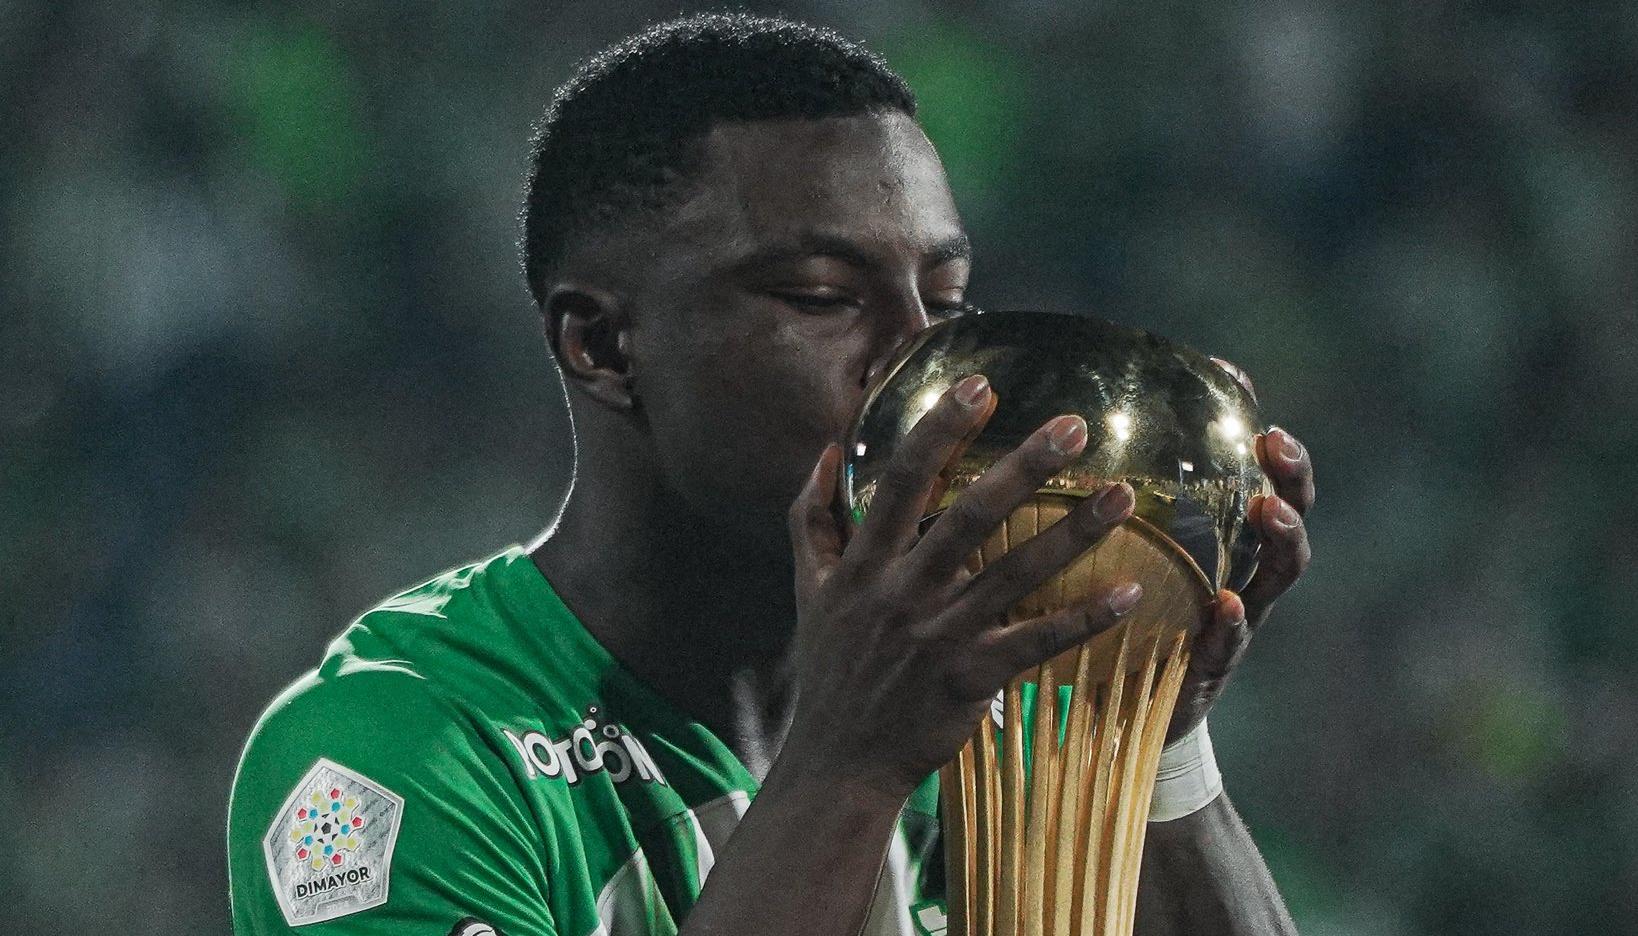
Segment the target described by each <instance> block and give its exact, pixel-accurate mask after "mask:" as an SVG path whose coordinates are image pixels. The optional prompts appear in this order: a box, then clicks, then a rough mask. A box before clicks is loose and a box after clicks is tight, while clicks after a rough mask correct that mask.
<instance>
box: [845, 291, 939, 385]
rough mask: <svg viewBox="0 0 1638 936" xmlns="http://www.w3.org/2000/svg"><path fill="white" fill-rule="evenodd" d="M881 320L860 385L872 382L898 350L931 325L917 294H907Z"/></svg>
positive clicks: (895, 356)
mask: <svg viewBox="0 0 1638 936" xmlns="http://www.w3.org/2000/svg"><path fill="white" fill-rule="evenodd" d="M881 319H882V324H881V326H880V327H879V328H878V329H877V333H876V335H875V341H874V342H873V344H874V347H873V348H872V351H873V352H874V353H873V354H872V356H871V361H870V366H869V367H867V368H865V373H864V376H863V378H862V379H861V380H860V381H859V385H860V386H862V387H868V386H870V385H872V384H873V383H875V381H876V379H877V378H879V377H880V376H881V375H882V372H883V371H885V370H887V368H888V366H889V365H890V364H892V363H893V361H894V359H895V358H897V357H898V356H899V352H900V351H902V350H903V349H904V348H905V346H906V345H908V344H909V343H910V342H911V341H913V340H914V339H915V337H916V336H917V335H919V334H921V333H922V332H923V331H924V330H926V329H927V327H928V326H930V325H932V324H933V320H932V317H931V316H929V315H928V314H927V307H926V306H925V305H923V304H922V302H921V297H920V296H911V297H907V298H906V300H905V301H903V302H901V303H898V304H897V307H896V308H894V309H892V310H891V311H889V312H888V313H887V314H884V315H883V316H882V317H881Z"/></svg>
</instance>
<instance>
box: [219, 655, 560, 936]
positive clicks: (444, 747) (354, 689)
mask: <svg viewBox="0 0 1638 936" xmlns="http://www.w3.org/2000/svg"><path fill="white" fill-rule="evenodd" d="M470 725H471V720H470V719H469V718H467V717H465V716H464V715H463V713H462V711H461V710H460V709H459V708H457V707H456V706H455V705H454V704H452V703H451V702H449V701H447V700H446V699H444V698H443V697H441V696H440V695H439V694H438V693H437V692H436V691H435V689H434V687H433V685H432V683H431V682H430V681H429V680H427V679H425V678H423V676H422V675H421V674H419V673H417V672H416V671H415V670H414V669H413V668H411V667H410V666H408V665H406V664H403V663H401V662H391V661H375V662H367V661H362V660H357V659H351V658H348V659H344V660H340V661H337V660H335V659H334V658H332V660H329V661H327V662H326V665H325V667H322V668H320V669H319V670H315V671H314V672H312V673H309V674H307V675H305V676H303V677H302V678H301V679H300V680H297V681H296V683H294V684H293V685H292V686H291V687H290V688H289V689H287V690H285V691H284V692H283V693H281V694H280V695H279V696H278V698H277V699H275V700H274V702H273V703H272V705H270V706H269V707H268V709H267V712H266V713H265V714H264V715H263V716H262V718H261V720H260V721H259V722H258V723H257V725H256V728H255V730H254V731H253V732H252V734H251V736H250V740H249V742H248V743H247V744H246V747H245V751H244V754H243V755H242V757H241V758H240V762H239V769H238V772H237V774H236V775H235V777H234V783H233V791H232V795H231V799H230V803H229V808H228V862H229V876H230V887H231V889H232V892H233V902H234V914H235V918H236V920H239V921H243V922H246V923H249V922H250V921H265V922H267V923H269V924H273V923H275V922H276V921H277V920H279V918H280V917H282V919H283V922H284V923H285V924H287V925H290V926H299V925H305V924H307V923H316V922H320V921H322V920H327V919H333V918H335V917H337V916H343V915H349V916H350V915H351V914H353V913H358V912H361V911H364V910H372V909H374V908H377V907H382V906H383V905H385V904H386V903H387V900H388V888H389V885H391V888H392V892H393V898H392V899H393V902H394V905H396V906H397V908H398V909H397V910H396V911H394V910H393V909H392V907H388V908H387V910H388V911H390V912H391V913H393V914H397V913H402V912H404V911H405V910H406V909H411V910H413V909H415V907H416V906H417V905H426V904H427V903H428V902H432V903H434V904H437V905H439V906H442V905H443V904H445V903H448V904H449V905H450V906H451V907H455V906H456V904H455V903H454V902H452V901H450V900H449V899H447V897H444V896H440V895H438V894H436V893H435V892H433V891H432V890H429V888H428V887H427V886H426V884H425V882H423V881H421V880H420V878H423V877H429V878H430V879H431V880H434V881H437V880H444V879H448V878H450V877H451V876H452V875H453V874H455V873H456V872H457V870H458V869H457V868H455V867H454V866H449V865H448V862H449V861H451V860H456V859H453V858H452V857H451V856H456V855H458V856H460V858H459V859H458V860H459V861H464V862H467V863H469V864H470V863H479V864H482V866H483V867H484V868H486V869H488V870H487V871H485V872H484V873H485V874H486V875H488V876H489V877H490V878H493V879H496V880H504V881H505V882H507V886H509V887H513V888H514V889H517V890H519V891H520V895H519V897H518V899H517V901H516V902H517V903H518V904H519V905H525V906H532V905H534V904H535V903H536V902H538V901H539V899H540V898H539V896H538V895H537V894H535V893H533V892H532V890H531V889H530V888H529V887H528V886H527V885H526V884H520V883H519V882H528V881H538V880H541V879H542V878H543V876H544V875H543V872H544V859H543V858H542V857H541V852H540V849H539V839H538V836H537V835H536V834H535V831H534V828H533V826H532V824H531V822H530V820H529V818H528V809H527V806H526V805H525V803H524V802H523V799H522V797H521V796H520V794H519V790H518V788H517V785H516V783H515V781H514V779H513V777H512V776H511V774H510V773H509V771H508V770H507V768H506V766H505V764H504V763H503V762H502V760H501V758H500V757H499V756H498V753H497V752H496V751H495V750H494V749H493V748H492V747H491V746H489V745H487V744H486V743H485V742H484V740H483V738H482V736H481V735H479V734H478V733H477V732H476V731H475V730H474V729H473V728H471V727H470ZM462 873H467V872H462ZM406 875H408V877H406ZM376 912H377V913H380V912H382V911H376ZM251 929H253V930H255V931H262V930H261V929H260V928H259V926H257V925H252V926H251Z"/></svg>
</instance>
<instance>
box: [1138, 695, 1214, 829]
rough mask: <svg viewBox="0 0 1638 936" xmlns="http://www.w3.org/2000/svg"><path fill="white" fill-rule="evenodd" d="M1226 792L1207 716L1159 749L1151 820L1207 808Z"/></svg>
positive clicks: (1150, 810)
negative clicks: (1207, 723) (1158, 763)
mask: <svg viewBox="0 0 1638 936" xmlns="http://www.w3.org/2000/svg"><path fill="white" fill-rule="evenodd" d="M1222 793H1223V775H1222V773H1221V772H1219V771H1218V769H1217V757H1216V754H1215V753H1214V752H1213V750H1212V746H1211V735H1210V733H1209V732H1208V731H1207V729H1206V721H1205V719H1201V721H1200V724H1198V725H1196V726H1194V728H1192V729H1190V730H1189V732H1188V733H1187V734H1185V735H1183V736H1182V737H1181V738H1178V739H1177V740H1176V741H1173V742H1172V743H1170V744H1168V745H1166V746H1165V747H1164V748H1162V749H1161V751H1160V766H1159V768H1158V769H1157V770H1156V771H1155V790H1154V795H1153V797H1152V798H1151V799H1150V800H1149V821H1150V822H1170V821H1172V820H1174V819H1181V818H1183V817H1184V816H1188V815H1192V814H1194V813H1196V812H1199V811H1200V810H1201V809H1204V808H1205V807H1206V806H1207V805H1208V804H1210V803H1211V802H1212V801H1213V800H1215V799H1217V797H1219V796H1221V795H1222Z"/></svg>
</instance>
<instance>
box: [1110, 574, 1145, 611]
mask: <svg viewBox="0 0 1638 936" xmlns="http://www.w3.org/2000/svg"><path fill="white" fill-rule="evenodd" d="M1142 597H1143V586H1142V585H1139V584H1138V583H1136V582H1127V583H1126V584H1124V585H1118V586H1116V587H1115V590H1114V591H1112V592H1110V593H1109V610H1111V611H1113V612H1115V614H1117V615H1121V614H1125V613H1126V612H1128V611H1130V610H1132V609H1133V608H1135V607H1137V603H1138V599H1139V598H1142Z"/></svg>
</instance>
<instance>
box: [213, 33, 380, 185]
mask: <svg viewBox="0 0 1638 936" xmlns="http://www.w3.org/2000/svg"><path fill="white" fill-rule="evenodd" d="M228 79H229V80H228V87H229V89H230V93H231V95H232V99H233V104H234V108H235V110H236V111H237V113H238V115H239V117H240V119H241V121H242V127H241V133H242V136H243V139H244V140H245V142H246V145H247V146H248V150H249V158H250V160H251V161H252V162H253V163H254V164H255V166H256V167H257V168H258V169H260V170H262V171H263V172H264V173H266V174H267V176H268V177H269V178H271V179H272V180H273V181H274V182H276V183H277V184H278V185H279V186H280V187H281V189H283V191H284V194H285V195H286V196H287V197H288V198H289V199H290V200H291V201H292V202H294V203H295V204H296V205H297V206H298V207H303V208H321V207H327V206H333V205H336V204H338V203H340V202H341V201H342V200H344V199H345V198H346V197H347V195H348V194H349V193H350V192H352V191H353V189H354V188H355V187H356V186H357V184H358V182H359V180H360V178H362V176H363V174H364V165H365V160H366V153H365V145H366V142H367V141H366V140H365V138H364V134H363V132H362V131H361V130H360V127H359V119H358V94H357V90H356V88H355V87H354V85H353V82H352V80H351V76H350V75H349V74H348V71H347V69H346V63H345V61H344V56H343V54H342V52H341V50H340V49H338V48H337V47H336V46H335V45H334V43H332V42H330V41H329V39H328V38H327V37H325V36H324V35H323V34H321V33H320V32H319V31H318V30H316V29H314V28H312V27H306V26H304V27H300V28H296V29H291V28H290V27H288V26H285V25H277V24H266V25H262V26H260V27H258V28H256V29H255V30H254V32H253V33H252V34H251V35H250V36H249V37H248V38H247V39H246V41H245V42H244V44H243V47H242V48H241V49H239V50H238V53H237V54H236V55H235V56H234V57H233V59H232V64H231V65H230V71H229V74H228Z"/></svg>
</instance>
